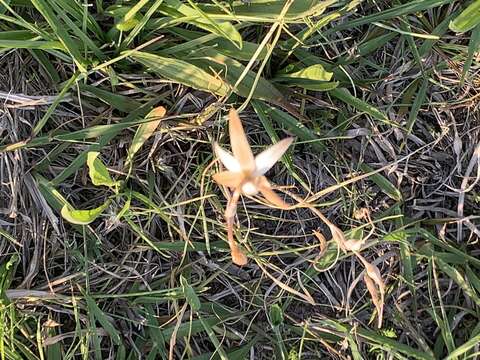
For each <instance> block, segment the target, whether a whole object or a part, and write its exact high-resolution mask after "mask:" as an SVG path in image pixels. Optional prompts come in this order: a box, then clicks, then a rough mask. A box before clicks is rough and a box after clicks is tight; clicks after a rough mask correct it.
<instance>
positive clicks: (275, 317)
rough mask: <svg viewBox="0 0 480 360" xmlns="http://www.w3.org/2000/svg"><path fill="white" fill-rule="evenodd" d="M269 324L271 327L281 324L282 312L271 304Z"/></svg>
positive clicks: (276, 305) (277, 306)
mask: <svg viewBox="0 0 480 360" xmlns="http://www.w3.org/2000/svg"><path fill="white" fill-rule="evenodd" d="M270 322H271V323H272V326H273V327H278V326H280V325H282V324H283V310H282V308H281V307H280V306H279V305H278V304H273V305H272V306H271V307H270Z"/></svg>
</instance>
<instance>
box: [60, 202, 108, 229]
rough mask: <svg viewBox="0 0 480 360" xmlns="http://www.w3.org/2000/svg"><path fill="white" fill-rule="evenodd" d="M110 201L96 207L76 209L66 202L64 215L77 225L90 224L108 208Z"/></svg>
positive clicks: (63, 209)
mask: <svg viewBox="0 0 480 360" xmlns="http://www.w3.org/2000/svg"><path fill="white" fill-rule="evenodd" d="M107 206H108V203H105V204H103V205H101V206H99V207H97V208H95V209H89V210H76V209H74V208H73V207H72V206H71V205H68V204H65V205H63V207H62V211H61V214H62V217H63V218H64V219H65V220H67V221H68V222H69V223H72V224H76V225H88V224H90V223H91V222H92V221H94V220H95V219H96V218H97V217H99V216H100V214H101V213H102V212H103V211H104V210H105V209H106V208H107Z"/></svg>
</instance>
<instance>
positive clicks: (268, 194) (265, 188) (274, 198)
mask: <svg viewBox="0 0 480 360" xmlns="http://www.w3.org/2000/svg"><path fill="white" fill-rule="evenodd" d="M258 190H260V192H261V193H262V195H263V196H264V197H265V199H267V201H268V202H270V203H271V204H272V205H275V206H276V207H279V208H280V209H289V208H290V205H289V204H287V203H286V202H285V201H283V200H282V198H281V197H280V196H278V194H277V193H276V192H275V191H273V190H272V187H271V185H270V183H269V182H268V180H267V179H266V178H265V177H264V179H262V181H261V183H260V185H259V186H258Z"/></svg>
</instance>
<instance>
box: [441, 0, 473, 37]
mask: <svg viewBox="0 0 480 360" xmlns="http://www.w3.org/2000/svg"><path fill="white" fill-rule="evenodd" d="M478 24H480V0H474V1H473V2H472V3H471V4H470V5H469V6H468V7H467V8H466V9H465V10H463V11H462V12H461V13H460V15H458V16H457V17H456V18H455V19H454V20H453V21H451V22H450V25H449V26H448V27H449V28H450V30H452V31H455V32H459V33H463V32H466V31H469V30H472V29H473V28H474V27H475V26H477V25H478Z"/></svg>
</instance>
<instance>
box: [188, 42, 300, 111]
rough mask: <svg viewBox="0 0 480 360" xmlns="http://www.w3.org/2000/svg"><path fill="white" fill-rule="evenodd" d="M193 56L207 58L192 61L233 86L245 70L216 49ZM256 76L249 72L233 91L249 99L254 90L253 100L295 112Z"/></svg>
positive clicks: (280, 94)
mask: <svg viewBox="0 0 480 360" xmlns="http://www.w3.org/2000/svg"><path fill="white" fill-rule="evenodd" d="M192 54H195V55H197V56H202V57H204V58H205V59H199V60H196V59H195V60H192V62H193V63H195V64H197V65H198V66H199V67H201V68H204V69H213V70H214V71H215V72H216V73H217V74H220V76H222V77H224V79H225V81H226V82H227V83H228V84H230V85H231V86H234V85H235V84H236V82H237V80H238V79H239V77H240V76H241V75H242V73H243V71H244V70H245V66H244V65H243V64H242V63H240V62H239V61H236V60H234V59H232V58H229V57H227V56H224V55H222V54H220V53H219V52H217V51H216V50H214V49H201V50H198V51H195V52H194V53H192ZM256 76H257V74H256V73H254V72H253V71H251V70H249V71H248V72H247V74H246V76H245V77H244V78H243V79H242V81H241V82H240V84H238V85H237V87H236V88H235V89H233V91H234V92H235V93H236V94H238V95H240V96H242V97H248V96H249V94H250V92H251V91H252V89H254V90H253V96H252V98H253V99H258V100H264V101H267V102H269V103H271V104H275V105H278V106H280V107H282V108H284V109H286V110H287V111H289V112H291V113H294V112H295V111H292V106H291V105H290V104H289V103H288V102H287V101H286V100H285V99H284V97H283V95H282V93H281V92H280V91H279V90H278V89H277V88H276V87H275V86H274V85H273V84H272V83H271V82H270V81H268V80H266V79H265V78H263V77H260V78H259V79H258V81H256ZM295 115H296V114H295Z"/></svg>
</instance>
